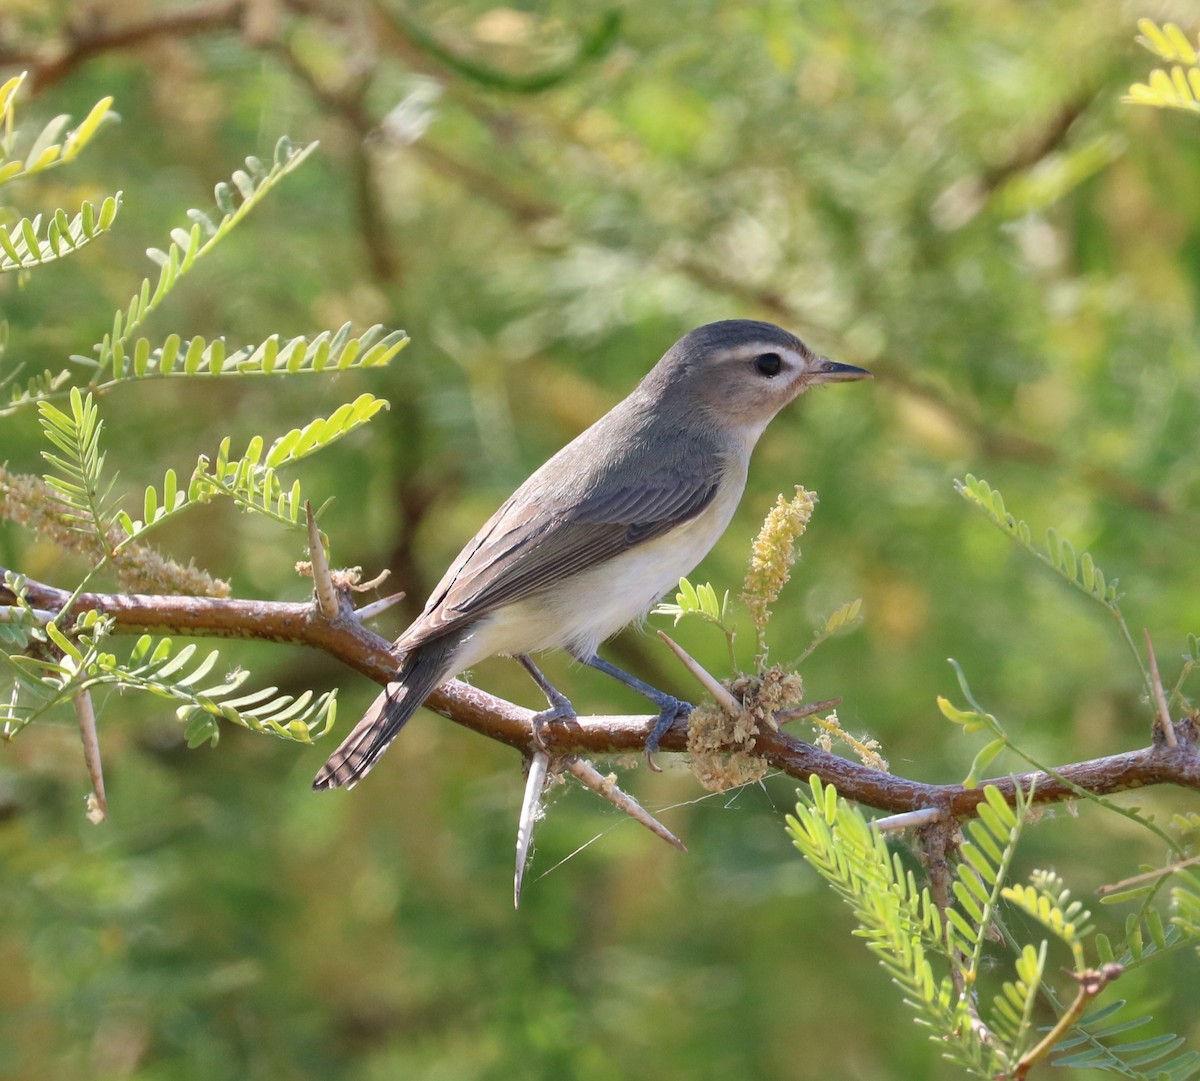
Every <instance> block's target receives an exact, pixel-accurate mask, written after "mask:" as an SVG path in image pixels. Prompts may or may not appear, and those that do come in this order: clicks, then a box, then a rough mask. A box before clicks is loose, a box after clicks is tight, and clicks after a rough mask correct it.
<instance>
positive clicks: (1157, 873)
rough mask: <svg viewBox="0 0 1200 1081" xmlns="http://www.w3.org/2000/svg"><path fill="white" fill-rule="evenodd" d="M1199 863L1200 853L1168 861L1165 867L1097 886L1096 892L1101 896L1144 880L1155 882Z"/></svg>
mask: <svg viewBox="0 0 1200 1081" xmlns="http://www.w3.org/2000/svg"><path fill="white" fill-rule="evenodd" d="M1197 863H1200V855H1198V856H1192V857H1191V858H1190V859H1186V860H1177V861H1176V862H1175V863H1168V864H1167V865H1166V866H1165V867H1155V868H1154V870H1153V871H1146V872H1145V873H1143V874H1140V875H1130V877H1129V878H1123V879H1121V881H1120V882H1110V883H1109V884H1108V885H1107V886H1097V887H1096V893H1097V894H1099V896H1101V897H1104V896H1105V895H1106V894H1110V893H1120V892H1121V891H1122V890H1127V889H1129V888H1130V887H1131V886H1140V885H1141V884H1142V883H1143V882H1153V881H1154V880H1155V879H1157V878H1164V877H1165V876H1167V875H1173V874H1174V873H1175V872H1176V871H1182V870H1183V869H1184V868H1185V867H1193V866H1195V865H1196V864H1197Z"/></svg>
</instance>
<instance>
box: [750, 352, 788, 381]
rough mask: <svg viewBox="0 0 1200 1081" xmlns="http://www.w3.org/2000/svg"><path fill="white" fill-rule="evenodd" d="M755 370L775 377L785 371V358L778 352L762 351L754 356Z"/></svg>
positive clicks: (769, 376)
mask: <svg viewBox="0 0 1200 1081" xmlns="http://www.w3.org/2000/svg"><path fill="white" fill-rule="evenodd" d="M754 370H755V371H756V372H758V374H759V375H765V376H766V377H767V378H768V379H773V378H774V377H775V376H777V375H778V374H779V373H780V372H781V371H783V358H782V357H781V356H780V355H779V354H778V353H760V354H759V355H758V356H756V357H755V358H754Z"/></svg>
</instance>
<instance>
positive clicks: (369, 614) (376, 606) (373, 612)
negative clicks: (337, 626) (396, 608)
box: [354, 575, 405, 623]
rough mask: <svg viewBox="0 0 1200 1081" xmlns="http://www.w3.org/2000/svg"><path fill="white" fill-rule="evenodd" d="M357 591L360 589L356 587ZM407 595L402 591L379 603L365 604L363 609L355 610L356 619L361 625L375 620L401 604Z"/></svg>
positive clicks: (383, 576)
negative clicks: (369, 620)
mask: <svg viewBox="0 0 1200 1081" xmlns="http://www.w3.org/2000/svg"><path fill="white" fill-rule="evenodd" d="M385 577H386V575H380V576H379V578H378V579H377V581H382V580H383V579H384V578H385ZM354 588H355V590H357V589H358V588H359V587H358V586H355V587H354ZM404 597H405V593H404V591H403V590H401V591H400V592H399V593H393V594H392V595H391V596H390V597H381V598H380V599H379V600H377V601H372V602H371V603H370V604H364V605H363V606H362V607H361V608H356V609H354V618H355V619H357V620H358V621H359V622H360V623H365V622H366V621H367V620H368V619H374V618H375V617H376V616H378V615H381V614H382V613H384V612H386V611H387V610H388V609H389V608H391V607H392V606H393V605H396V604H399V603H400V602H401V601H402V600H404Z"/></svg>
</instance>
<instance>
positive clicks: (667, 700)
mask: <svg viewBox="0 0 1200 1081" xmlns="http://www.w3.org/2000/svg"><path fill="white" fill-rule="evenodd" d="M695 708H696V707H695V706H693V705H692V704H691V702H684V701H683V700H682V699H679V698H672V697H670V696H667V695H664V696H663V700H662V703H661V708H660V710H659V714H658V720H657V721H655V722H654V727H653V728H652V729H651V730H650V736H649V738H648V739H647V740H646V752H645V753H646V765H647V766H648V767H649V768H650V769H651V770H653V771H654V772H655V773H662V767H661V766H660V765H658V763H656V762H655V761H654V755H655V753H656V752H657V751H658V741H659V740H661V739H662V738H663V736H664V735H665V734H666V732H667V730H668V729H669V728H670V727H671V725H673V724H674V723H675V721H676V720H677V719H678V718H679V717H687V716H688V715H689V714H690V713H691V712H692V710H693V709H695Z"/></svg>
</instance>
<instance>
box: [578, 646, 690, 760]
mask: <svg viewBox="0 0 1200 1081" xmlns="http://www.w3.org/2000/svg"><path fill="white" fill-rule="evenodd" d="M575 659H576V660H578V661H581V662H582V663H584V664H586V665H587V666H588V667H589V668H595V669H596V671H597V672H603V673H604V674H605V675H609V676H612V677H613V679H616V680H620V681H621V682H622V683H624V684H625V686H626V687H629V688H631V689H632V690H635V691H637V693H638V694H640V695H642V696H643V697H644V698H648V699H649V700H650V701H651V702H653V703H654V704H655V705H656V706H657V707H658V720H657V721H656V722H655V723H654V728H653V729H652V730H651V732H650V738H649V739H647V740H646V765H648V766H649V767H650V768H651V769H652V770H654V771H655V773H661V772H662V771H661V770H660V769H659V767H658V766H656V765H655V764H654V752H655V751H657V750H658V741H659V740H660V739H662V737H663V733H664V732H666V730H667V729H668V728H670V727H671V725H673V724H674V723H675V718H676V717H686V716H687V715H688V714H689V713H691V712H692V709H693V706H692V704H691V703H690V702H684V701H681V700H680V699H678V698H676V697H675V696H674V695H670V694H667V693H666V692H665V691H660V690H659V689H658V688H657V687H651V686H650V684H649V683H644V682H642V680H640V679H638V678H637V676H631V675H630V674H629V673H628V672H626V671H625V670H624V669H622V668H618V667H617V666H616V665H615V664H609V662H608V661H606V660H603V659H602V658H600V657H597V656H596V655H595V654H594V653H593V654H592V655H591V656H590V657H576V658H575Z"/></svg>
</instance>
